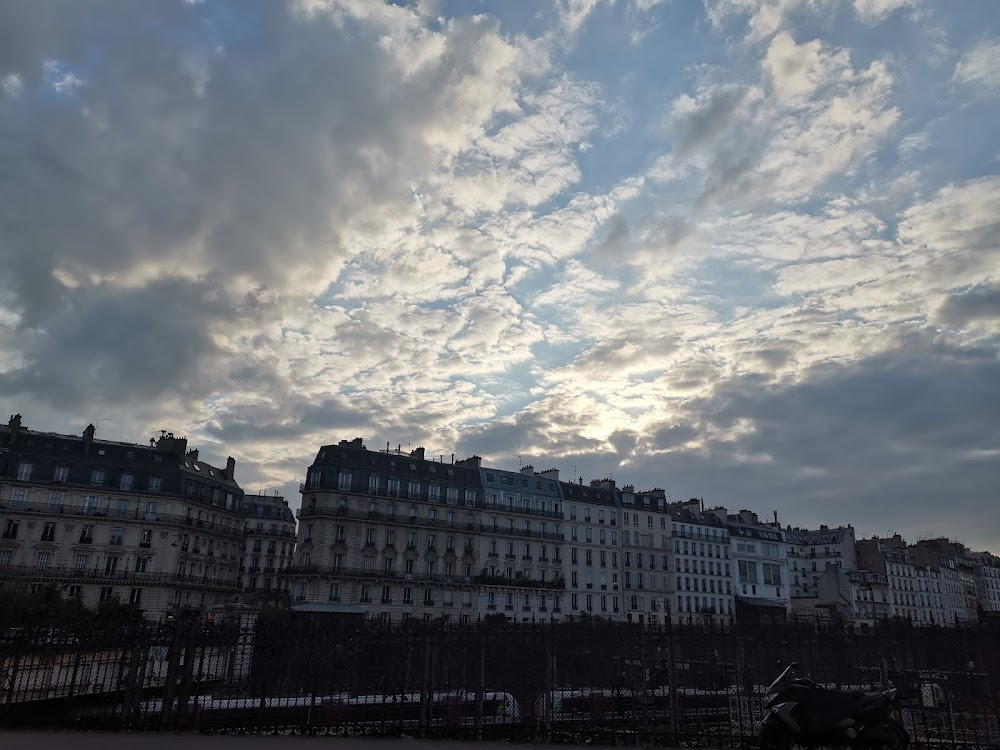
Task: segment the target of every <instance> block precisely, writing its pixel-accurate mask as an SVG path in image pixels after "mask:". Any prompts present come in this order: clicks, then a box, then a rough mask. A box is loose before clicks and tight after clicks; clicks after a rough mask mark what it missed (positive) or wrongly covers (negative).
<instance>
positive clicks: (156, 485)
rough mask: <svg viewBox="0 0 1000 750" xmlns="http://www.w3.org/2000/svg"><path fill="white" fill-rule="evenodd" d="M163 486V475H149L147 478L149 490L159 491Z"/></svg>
mask: <svg viewBox="0 0 1000 750" xmlns="http://www.w3.org/2000/svg"><path fill="white" fill-rule="evenodd" d="M162 488H163V477H150V478H149V491H150V492H159V491H160V490H161V489H162Z"/></svg>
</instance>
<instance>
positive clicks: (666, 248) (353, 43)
mask: <svg viewBox="0 0 1000 750" xmlns="http://www.w3.org/2000/svg"><path fill="white" fill-rule="evenodd" d="M998 123H1000V4H997V3H995V2H994V1H993V0H964V1H963V2H960V3H941V2H932V1H931V0H841V1H838V0H703V2H702V1H698V2H695V1H694V0H617V2H613V1H612V0H558V1H557V2H554V3H551V4H548V3H542V2H538V3H536V2H510V1H509V0H497V1H496V2H485V1H484V2H477V1H476V0H466V1H459V0H440V1H437V2H435V1H434V0H427V1H423V0H421V1H420V2H409V3H397V4H395V5H392V4H382V3H380V2H378V0H287V1H283V0H232V1H227V0H200V1H197V0H196V1H192V0H150V1H149V2H142V3H137V2H132V0H81V1H80V2H65V1H64V0H55V1H54V0H5V2H2V3H0V268H2V269H3V270H2V272H0V408H2V407H6V413H5V414H4V416H6V414H7V413H10V414H13V413H15V412H20V413H21V414H23V416H24V422H25V424H26V425H27V426H28V427H30V428H33V429H41V430H51V431H57V432H72V433H76V432H81V431H82V429H83V427H84V426H85V425H86V424H87V423H88V422H94V423H95V424H97V426H98V437H99V438H105V439H111V440H122V441H128V442H138V443H142V442H145V441H146V440H148V439H149V437H150V436H151V435H154V434H157V433H158V431H159V430H161V429H166V430H170V431H172V432H174V433H176V434H182V435H187V436H188V438H189V445H191V446H196V447H198V448H199V450H200V452H201V457H202V458H203V459H207V460H210V461H213V462H214V463H216V464H224V462H225V457H226V456H227V455H233V456H235V457H236V458H237V461H238V464H237V480H238V481H240V482H241V484H242V485H243V486H244V488H246V489H248V490H260V489H264V488H270V489H271V490H272V491H273V490H275V489H277V490H278V491H279V492H283V491H285V490H286V487H287V491H288V495H289V499H290V500H291V504H292V505H293V507H295V506H297V505H298V504H299V499H298V497H297V492H296V491H295V490H296V489H297V484H296V483H297V482H298V481H300V480H301V479H302V478H303V476H304V474H305V469H306V467H307V466H308V464H309V463H310V462H311V460H312V459H313V457H314V456H315V454H316V450H317V449H318V447H319V446H320V445H322V444H329V443H334V442H337V441H339V440H342V439H351V438H354V437H356V436H360V437H363V438H364V439H365V441H366V443H367V445H368V446H369V447H370V448H374V449H377V448H385V446H386V445H387V444H389V445H391V446H392V448H396V446H402V448H403V450H407V449H412V448H415V447H417V446H424V447H425V448H426V449H427V453H428V455H435V456H442V455H443V456H444V457H445V460H446V461H450V460H451V454H453V453H454V454H455V455H456V457H457V458H463V457H466V456H469V455H472V454H477V455H480V456H482V457H483V459H484V462H485V463H488V464H489V465H492V466H497V467H500V468H508V469H517V468H518V466H520V465H521V464H529V463H530V464H532V465H534V466H535V468H536V469H548V468H553V467H554V468H558V469H559V470H560V472H561V474H560V476H561V478H564V479H568V480H573V479H579V478H580V477H583V479H584V481H589V480H590V479H594V478H603V477H613V478H614V479H615V480H616V481H617V482H618V483H619V485H622V484H633V485H635V486H636V487H637V489H650V488H653V487H662V488H664V489H665V490H666V491H667V493H668V494H669V496H670V497H671V499H674V500H683V499H687V498H689V497H702V498H704V499H705V502H706V505H713V506H714V505H722V506H725V507H728V508H730V509H731V510H734V511H735V510H738V509H742V508H747V509H750V510H754V511H756V512H758V513H759V514H760V515H762V516H767V517H768V518H771V517H773V514H774V513H775V512H776V513H777V514H778V517H779V519H780V521H781V522H782V523H783V524H791V525H793V526H808V527H813V528H814V527H817V526H818V525H819V524H823V523H825V524H830V525H837V524H846V523H851V524H853V525H854V526H855V528H856V529H857V530H858V532H859V534H864V535H869V534H885V533H887V532H890V531H895V532H899V533H902V534H903V535H904V536H906V537H907V538H909V539H910V540H911V541H914V540H916V539H919V538H923V537H927V536H932V535H947V536H950V537H952V538H955V539H959V540H961V541H963V542H965V543H967V544H969V545H971V546H973V547H974V548H980V549H982V548H987V549H992V550H994V551H996V552H1000V509H998V505H1000V348H998V344H1000V139H998V136H997V132H998V129H997V128H998Z"/></svg>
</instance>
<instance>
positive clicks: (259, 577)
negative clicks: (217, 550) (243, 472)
mask: <svg viewBox="0 0 1000 750" xmlns="http://www.w3.org/2000/svg"><path fill="white" fill-rule="evenodd" d="M243 515H244V518H245V530H244V537H243V550H242V551H243V556H242V559H241V561H240V579H241V588H242V596H241V597H240V598H241V603H244V604H249V603H254V602H260V603H267V602H275V601H279V600H281V599H283V598H285V596H287V594H288V580H287V578H286V577H285V576H284V575H283V574H284V571H285V568H287V567H288V566H289V565H291V564H292V562H293V559H294V554H295V515H294V514H293V513H292V509H291V508H289V507H288V501H287V500H285V498H284V497H281V496H280V495H267V494H260V495H244V496H243Z"/></svg>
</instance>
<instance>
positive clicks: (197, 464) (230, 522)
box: [0, 415, 243, 619]
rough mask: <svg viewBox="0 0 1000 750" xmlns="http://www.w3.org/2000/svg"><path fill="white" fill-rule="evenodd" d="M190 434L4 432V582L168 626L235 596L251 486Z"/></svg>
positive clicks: (16, 421) (16, 422)
mask: <svg viewBox="0 0 1000 750" xmlns="http://www.w3.org/2000/svg"><path fill="white" fill-rule="evenodd" d="M235 465H236V464H235V461H233V460H232V459H230V460H229V463H228V464H227V466H226V468H224V469H222V468H218V467H215V466H211V465H209V464H207V463H205V462H204V461H201V460H199V458H198V451H197V450H188V449H187V441H186V440H185V439H184V438H176V437H174V436H173V435H172V434H169V433H163V434H161V436H160V437H159V438H158V439H151V440H150V443H149V445H137V444H132V443H121V442H114V441H108V440H98V439H96V437H95V429H94V427H93V425H89V426H88V427H87V429H86V430H84V432H83V435H82V436H80V435H66V434H57V433H50V432H37V431H34V430H29V429H26V428H25V427H23V426H22V424H21V418H20V415H15V416H12V417H11V419H10V421H9V423H8V424H7V425H6V426H5V427H4V426H0V580H2V581H3V582H4V583H5V584H10V583H13V584H17V583H23V584H25V585H28V586H32V587H38V586H43V585H55V586H58V587H59V588H60V589H62V590H63V592H64V593H65V595H67V596H74V597H79V598H80V599H82V600H83V602H84V603H85V604H86V605H88V606H95V605H97V604H98V603H99V602H100V601H101V600H107V599H112V598H118V599H120V600H122V601H124V602H128V603H132V604H134V605H135V606H137V607H138V608H139V609H141V610H142V611H143V612H144V614H145V616H146V617H148V618H152V619H160V618H163V617H164V616H166V615H167V614H170V613H173V614H176V613H179V612H181V611H183V610H196V611H209V610H213V609H217V608H219V607H222V606H224V605H226V604H228V603H230V602H231V601H232V599H233V596H234V595H235V594H236V592H237V591H238V587H239V580H238V567H239V559H240V548H241V545H242V539H243V514H242V504H243V491H242V490H241V489H240V487H239V485H238V484H236V482H235V480H234V476H233V475H234V471H235Z"/></svg>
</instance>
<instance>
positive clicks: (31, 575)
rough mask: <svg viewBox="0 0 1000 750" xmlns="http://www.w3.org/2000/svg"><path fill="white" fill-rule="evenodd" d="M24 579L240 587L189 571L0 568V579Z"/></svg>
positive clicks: (11, 566) (230, 588) (234, 588)
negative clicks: (152, 571) (148, 571)
mask: <svg viewBox="0 0 1000 750" xmlns="http://www.w3.org/2000/svg"><path fill="white" fill-rule="evenodd" d="M17 579H27V580H32V581H69V582H74V581H79V582H99V583H109V584H119V585H132V586H139V585H147V586H151V585H176V584H187V585H194V586H204V587H206V588H213V589H223V590H226V591H239V590H240V584H239V583H238V582H237V581H230V580H225V579H221V578H210V577H208V576H198V575H188V574H181V573H144V572H136V571H125V570H116V571H109V570H106V569H100V568H97V569H90V570H78V569H76V568H44V569H38V568H36V567H34V566H29V565H8V566H7V567H5V568H2V569H0V580H17Z"/></svg>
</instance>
